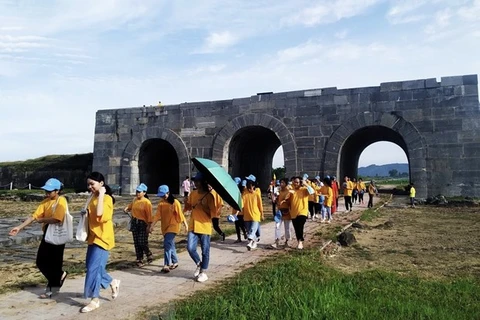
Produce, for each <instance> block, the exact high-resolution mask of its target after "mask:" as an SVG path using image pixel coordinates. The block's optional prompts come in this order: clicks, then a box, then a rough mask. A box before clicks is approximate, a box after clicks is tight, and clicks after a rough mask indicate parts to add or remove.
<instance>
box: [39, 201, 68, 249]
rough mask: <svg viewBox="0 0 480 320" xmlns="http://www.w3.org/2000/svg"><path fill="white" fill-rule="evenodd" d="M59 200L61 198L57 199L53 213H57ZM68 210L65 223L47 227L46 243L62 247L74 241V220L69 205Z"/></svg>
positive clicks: (64, 219)
mask: <svg viewBox="0 0 480 320" xmlns="http://www.w3.org/2000/svg"><path fill="white" fill-rule="evenodd" d="M59 199H60V198H58V199H57V202H55V204H54V205H53V207H52V210H53V212H55V209H56V207H57V204H58V200H59ZM66 209H67V210H66V212H65V217H64V218H63V223H55V224H49V225H48V226H47V232H46V233H45V242H47V243H50V244H54V245H62V244H65V243H67V242H71V241H73V218H72V216H71V215H70V212H69V211H68V205H67V208H66Z"/></svg>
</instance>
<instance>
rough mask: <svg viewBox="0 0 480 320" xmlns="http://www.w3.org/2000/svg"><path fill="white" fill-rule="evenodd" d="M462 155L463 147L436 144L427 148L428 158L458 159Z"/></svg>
mask: <svg viewBox="0 0 480 320" xmlns="http://www.w3.org/2000/svg"><path fill="white" fill-rule="evenodd" d="M462 154H463V146H462V145H458V144H436V145H430V146H429V148H428V157H429V158H432V159H436V158H458V157H461V156H462Z"/></svg>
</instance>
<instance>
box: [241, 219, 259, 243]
mask: <svg viewBox="0 0 480 320" xmlns="http://www.w3.org/2000/svg"><path fill="white" fill-rule="evenodd" d="M245 228H246V229H247V238H248V239H249V240H255V241H256V240H257V238H259V237H260V234H257V232H258V233H260V232H259V229H260V222H258V221H245Z"/></svg>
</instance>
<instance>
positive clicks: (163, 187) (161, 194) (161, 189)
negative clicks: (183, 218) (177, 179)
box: [157, 184, 170, 197]
mask: <svg viewBox="0 0 480 320" xmlns="http://www.w3.org/2000/svg"><path fill="white" fill-rule="evenodd" d="M167 192H170V189H168V186H167V185H165V184H162V185H161V186H160V187H158V193H157V196H159V197H165V195H166V194H167Z"/></svg>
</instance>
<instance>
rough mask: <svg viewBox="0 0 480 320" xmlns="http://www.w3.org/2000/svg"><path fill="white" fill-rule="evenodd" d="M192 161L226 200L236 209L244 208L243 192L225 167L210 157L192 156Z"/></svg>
mask: <svg viewBox="0 0 480 320" xmlns="http://www.w3.org/2000/svg"><path fill="white" fill-rule="evenodd" d="M192 162H193V164H194V165H195V167H196V168H197V170H198V171H200V172H201V173H202V174H203V175H204V176H205V178H206V180H207V182H208V184H209V185H211V186H212V188H213V190H215V191H216V192H217V193H218V194H219V195H220V197H222V199H223V200H224V201H225V202H227V203H228V204H229V205H230V206H231V207H232V208H234V209H236V210H242V194H241V193H240V190H239V189H238V186H237V184H236V183H235V181H234V180H233V179H232V177H231V176H230V175H229V174H228V173H227V171H225V169H223V168H222V167H221V166H220V165H219V164H218V163H216V162H215V161H213V160H209V159H204V158H192Z"/></svg>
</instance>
